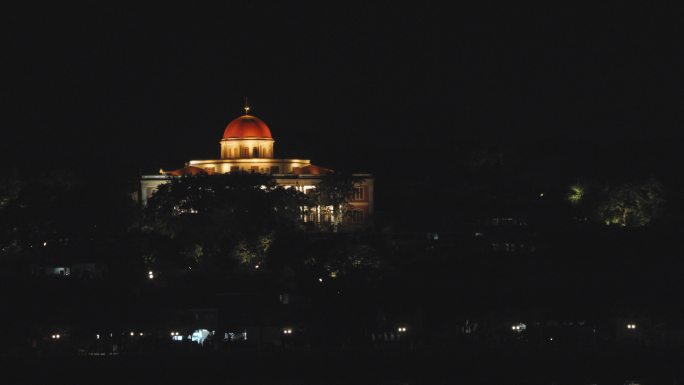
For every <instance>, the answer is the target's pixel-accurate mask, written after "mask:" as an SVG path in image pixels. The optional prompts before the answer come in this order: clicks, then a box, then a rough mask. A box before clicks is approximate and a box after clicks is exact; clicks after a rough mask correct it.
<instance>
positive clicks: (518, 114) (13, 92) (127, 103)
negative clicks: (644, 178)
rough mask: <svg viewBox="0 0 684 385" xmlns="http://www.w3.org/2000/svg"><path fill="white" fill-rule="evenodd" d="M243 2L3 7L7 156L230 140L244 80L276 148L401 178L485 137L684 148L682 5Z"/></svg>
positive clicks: (514, 146) (566, 151) (584, 159)
mask: <svg viewBox="0 0 684 385" xmlns="http://www.w3.org/2000/svg"><path fill="white" fill-rule="evenodd" d="M243 3H247V4H242V3H230V4H227V5H225V6H223V7H221V8H201V7H198V6H195V5H192V4H191V3H186V4H185V5H183V6H182V7H171V6H168V5H166V6H163V7H149V8H143V7H140V6H136V7H130V8H127V7H123V6H101V5H98V6H91V7H90V8H80V7H79V8H76V7H74V8H66V7H65V6H63V5H61V4H60V5H58V6H52V7H51V8H41V7H38V6H37V5H36V6H32V7H25V8H22V9H18V8H14V9H13V8H7V9H5V10H4V11H3V12H2V16H0V25H1V27H0V28H2V29H1V30H2V40H1V43H2V53H3V54H2V57H1V59H0V60H1V61H0V66H1V68H2V87H1V90H0V93H1V94H0V95H1V97H2V99H1V102H2V105H3V107H4V108H3V110H4V112H3V114H2V116H1V117H0V119H2V132H3V139H2V142H1V144H0V150H1V151H2V160H3V162H4V163H5V164H8V165H10V166H15V167H19V168H29V167H34V166H38V165H44V164H45V165H48V167H73V166H74V164H77V163H79V162H81V164H82V165H83V164H89V165H93V166H92V169H93V170H104V171H108V170H112V169H116V170H119V172H122V173H130V174H131V175H135V174H136V173H137V172H138V170H143V171H152V172H154V171H156V170H158V168H159V167H164V168H167V169H169V168H172V167H179V166H181V165H182V164H183V162H185V161H187V160H190V159H200V158H213V157H217V155H218V153H219V151H218V150H219V146H218V141H219V139H220V138H221V135H222V132H223V129H224V127H225V125H226V124H227V123H228V122H229V121H230V120H231V119H233V118H235V117H236V116H238V115H239V114H240V113H241V107H242V102H243V99H244V97H245V95H247V96H249V98H250V102H251V105H252V107H253V110H252V111H253V113H254V114H255V115H256V116H258V117H260V118H262V119H263V120H264V121H266V123H267V124H268V125H269V126H270V127H271V130H272V133H273V135H274V137H275V139H276V155H277V156H283V157H285V156H293V157H304V158H310V159H312V160H313V162H315V163H316V164H320V165H323V166H328V167H333V168H337V169H349V170H356V171H372V172H374V173H375V174H376V175H377V176H378V178H379V179H382V180H384V181H385V183H386V184H387V185H392V184H394V185H398V184H400V183H403V182H402V179H401V178H403V177H405V176H406V175H409V176H411V175H415V174H417V173H419V172H420V173H424V174H426V175H432V176H436V175H442V174H444V173H446V172H449V171H450V164H451V163H452V162H454V159H457V158H458V157H459V156H460V155H462V154H464V153H467V152H469V151H472V150H476V149H481V148H484V147H487V148H496V149H498V150H500V149H504V150H505V151H513V152H515V153H516V154H517V156H518V157H519V158H520V159H522V163H523V164H528V165H532V164H537V165H538V164H545V165H549V167H548V170H553V168H554V167H559V168H568V167H569V168H570V170H569V171H568V172H571V173H577V174H581V173H582V172H583V171H584V170H586V171H587V172H590V171H591V169H593V168H595V166H596V165H597V164H605V165H608V166H606V167H608V169H610V168H611V167H617V168H620V167H622V169H623V171H624V169H630V168H634V169H639V170H641V171H640V172H642V173H648V172H651V171H652V170H656V169H664V168H667V167H666V166H667V165H672V164H674V162H675V161H676V160H681V159H682V157H681V155H680V150H679V149H680V147H681V144H682V135H681V133H680V132H681V127H682V123H683V122H684V119H683V116H684V113H683V109H682V102H683V100H682V95H683V88H682V87H683V84H684V83H683V81H684V79H683V76H682V68H684V55H683V53H682V47H684V44H683V43H684V41H683V39H682V38H683V37H684V35H683V34H682V25H684V24H683V23H682V21H683V20H682V12H681V9H659V8H650V7H647V6H646V3H644V5H643V6H641V7H639V8H627V7H626V6H624V5H616V4H612V5H609V6H608V5H606V6H600V5H594V6H593V7H591V8H584V9H582V8H576V9H571V8H550V7H549V8H544V9H542V8H528V9H519V8H516V7H514V6H510V7H505V8H500V7H483V8H479V9H455V8H454V9H451V8H440V7H439V6H437V5H436V4H430V3H427V2H425V3H423V2H419V3H413V4H412V5H410V6H401V7H400V6H398V5H397V2H384V3H382V4H376V5H367V4H355V3H352V2H341V3H339V5H337V6H335V5H331V4H328V3H327V2H321V3H320V4H319V5H318V6H313V7H312V6H310V5H309V6H301V7H298V6H293V5H291V4H285V2H282V3H283V4H280V5H276V6H262V5H255V3H254V2H243ZM568 165H570V166H568ZM548 170H547V171H548Z"/></svg>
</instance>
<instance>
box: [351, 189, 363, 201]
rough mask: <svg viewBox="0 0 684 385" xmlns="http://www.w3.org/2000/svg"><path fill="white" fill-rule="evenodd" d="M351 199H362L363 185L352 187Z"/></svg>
mask: <svg viewBox="0 0 684 385" xmlns="http://www.w3.org/2000/svg"><path fill="white" fill-rule="evenodd" d="M352 199H354V200H355V201H360V200H363V187H354V193H353V195H352Z"/></svg>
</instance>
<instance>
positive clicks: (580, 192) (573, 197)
mask: <svg viewBox="0 0 684 385" xmlns="http://www.w3.org/2000/svg"><path fill="white" fill-rule="evenodd" d="M585 195H586V186H585V185H584V184H581V183H576V184H573V185H572V186H570V188H569V191H568V193H567V195H566V197H565V198H566V199H567V201H568V202H570V204H571V205H573V206H577V205H579V204H581V203H582V201H583V200H584V198H585Z"/></svg>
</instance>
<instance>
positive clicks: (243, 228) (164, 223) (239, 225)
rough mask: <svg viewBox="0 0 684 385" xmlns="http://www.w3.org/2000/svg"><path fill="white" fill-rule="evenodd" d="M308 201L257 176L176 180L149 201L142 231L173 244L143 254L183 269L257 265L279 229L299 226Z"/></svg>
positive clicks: (154, 261) (156, 262)
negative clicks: (173, 263)
mask: <svg viewBox="0 0 684 385" xmlns="http://www.w3.org/2000/svg"><path fill="white" fill-rule="evenodd" d="M310 204H311V203H310V200H309V199H308V198H307V197H306V196H305V195H304V194H302V193H300V192H299V191H296V190H295V189H285V188H283V187H279V186H275V185H274V183H273V182H272V180H270V179H269V178H268V177H266V176H263V175H258V174H220V175H198V176H187V177H182V178H176V179H172V180H171V181H169V183H166V184H164V185H161V186H160V187H159V190H158V191H157V192H156V193H155V195H154V196H153V197H152V198H151V199H150V200H149V201H148V206H147V207H146V209H145V212H144V220H143V223H142V227H141V229H142V230H143V232H146V233H153V234H157V235H158V236H161V237H162V239H165V241H164V242H168V243H169V244H173V245H174V247H173V248H171V249H170V250H169V249H168V248H163V247H159V248H151V249H149V250H148V254H146V255H145V258H146V260H147V263H148V265H150V266H160V265H161V264H163V263H166V262H169V261H175V262H176V263H175V264H176V265H178V266H183V267H195V266H199V267H203V268H209V267H213V268H216V267H218V268H231V267H234V266H236V265H238V266H240V265H242V266H245V267H250V268H256V267H257V266H258V265H259V264H260V263H261V262H262V261H263V260H264V259H265V258H266V257H267V255H268V252H269V250H270V245H271V243H272V242H273V239H274V237H275V236H276V235H277V234H278V233H279V232H282V231H292V229H298V228H300V227H301V221H300V219H301V216H302V213H303V210H304V207H306V206H309V205H310ZM174 250H175V251H174ZM162 261H166V262H162Z"/></svg>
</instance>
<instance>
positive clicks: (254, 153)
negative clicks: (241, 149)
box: [252, 147, 259, 158]
mask: <svg viewBox="0 0 684 385" xmlns="http://www.w3.org/2000/svg"><path fill="white" fill-rule="evenodd" d="M258 157H259V147H254V148H253V149H252V158H258Z"/></svg>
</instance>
